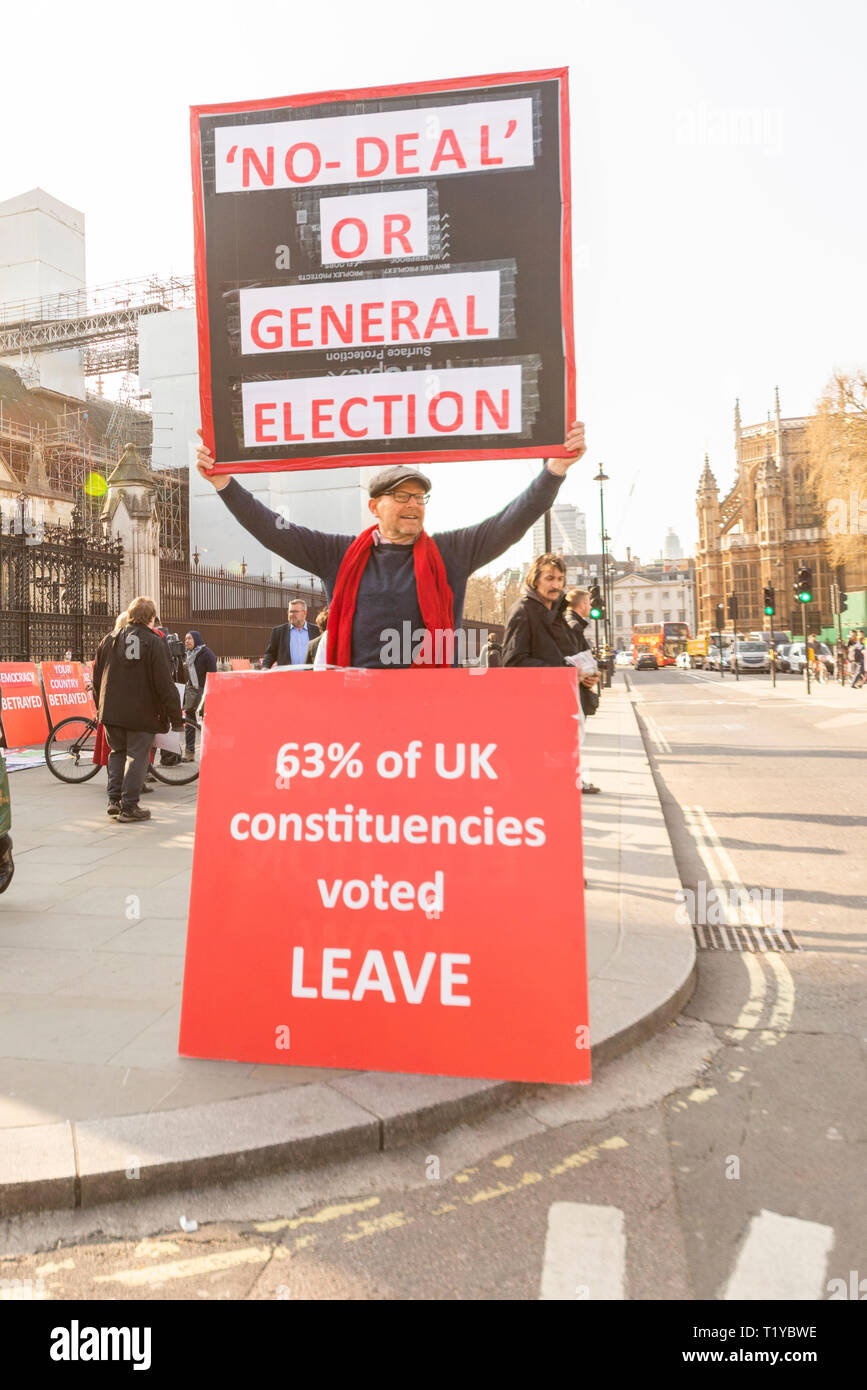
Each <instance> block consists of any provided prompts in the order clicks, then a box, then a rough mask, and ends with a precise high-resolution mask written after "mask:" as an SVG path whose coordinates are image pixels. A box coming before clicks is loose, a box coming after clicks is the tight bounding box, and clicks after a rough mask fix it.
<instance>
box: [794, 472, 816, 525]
mask: <svg viewBox="0 0 867 1390" xmlns="http://www.w3.org/2000/svg"><path fill="white" fill-rule="evenodd" d="M820 522H821V517H820V516H819V508H818V504H817V502H816V494H815V493H814V491H813V489H812V487H811V486H810V484H809V483H808V481H807V478H806V475H805V473H804V470H803V468H795V469H793V470H792V525H793V526H818V525H819V524H820Z"/></svg>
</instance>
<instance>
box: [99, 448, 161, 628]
mask: <svg viewBox="0 0 867 1390" xmlns="http://www.w3.org/2000/svg"><path fill="white" fill-rule="evenodd" d="M106 485H107V493H106V498H105V504H104V506H103V509H102V522H103V525H104V526H105V528H106V530H107V531H108V532H110V534H111V535H113V536H115V537H119V538H120V539H121V540H122V541H123V553H124V561H123V569H122V571H121V577H120V603H121V607H122V608H125V607H127V605H128V604H130V603H131V602H132V600H133V599H134V598H137V597H138V596H139V595H140V594H144V595H146V596H147V597H149V598H152V599H153V600H154V602H155V603H156V604H157V607H159V601H160V523H159V517H158V515H157V507H156V484H155V482H154V480H153V478H152V477H151V475H150V473H149V472H148V470H147V469H146V468H145V466H144V464H143V463H142V461H141V458H140V457H139V454H138V450H137V449H136V448H135V446H134V445H132V444H127V446H126V448H125V449H124V451H123V453H122V455H121V457H120V460H119V462H118V464H117V467H116V468H115V469H114V470H113V471H112V472H111V473H110V474H109V476H108V478H107V479H106Z"/></svg>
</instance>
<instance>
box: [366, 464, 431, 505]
mask: <svg viewBox="0 0 867 1390" xmlns="http://www.w3.org/2000/svg"><path fill="white" fill-rule="evenodd" d="M409 478H414V479H415V480H416V481H417V482H419V483H421V485H422V487H423V488H424V490H425V492H430V490H431V481H430V478H428V477H426V476H425V474H424V473H420V472H419V470H418V469H417V468H411V467H410V466H409V464H405V463H394V464H392V465H391V467H390V468H383V469H381V470H380V472H379V473H376V474H375V475H374V477H372V478H371V480H370V482H369V483H368V485H367V490H368V492H369V493H370V495H371V497H381V496H382V494H383V493H384V492H391V490H392V488H393V487H397V485H398V483H405V482H407V480H408V479H409Z"/></svg>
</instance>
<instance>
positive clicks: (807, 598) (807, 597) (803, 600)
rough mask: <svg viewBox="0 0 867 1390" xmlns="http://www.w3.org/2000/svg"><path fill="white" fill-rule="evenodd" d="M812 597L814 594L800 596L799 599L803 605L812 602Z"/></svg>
mask: <svg viewBox="0 0 867 1390" xmlns="http://www.w3.org/2000/svg"><path fill="white" fill-rule="evenodd" d="M812 597H813V595H812V594H807V593H804V594H798V598H799V600H800V601H801V603H809V602H810V599H811V598H812Z"/></svg>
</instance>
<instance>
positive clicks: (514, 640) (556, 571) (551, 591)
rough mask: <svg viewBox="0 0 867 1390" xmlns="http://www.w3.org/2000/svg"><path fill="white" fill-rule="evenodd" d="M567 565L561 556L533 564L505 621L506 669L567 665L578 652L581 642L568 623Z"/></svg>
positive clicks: (538, 560)
mask: <svg viewBox="0 0 867 1390" xmlns="http://www.w3.org/2000/svg"><path fill="white" fill-rule="evenodd" d="M565 583H566V565H565V564H564V562H563V560H562V558H561V556H559V555H539V556H537V557H536V559H535V560H534V561H533V563H532V565H531V566H530V569H529V572H528V574H527V578H526V581H525V583H524V591H523V594H522V596H521V598H519V599H518V602H517V603H516V604H514V605H513V607H512V610H511V612H510V613H509V616H508V619H507V621H506V635H505V639H504V641H503V665H504V666H565V665H566V657H567V656H572V655H574V654H575V653H576V652H577V651H578V650H579V648H578V639H577V637H576V635H575V634H574V633H573V631H572V629H571V628H570V627H569V626H568V624H567V623H566V620H565V617H564V613H565V608H566V600H565V598H564V596H563V587H564V585H565Z"/></svg>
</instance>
